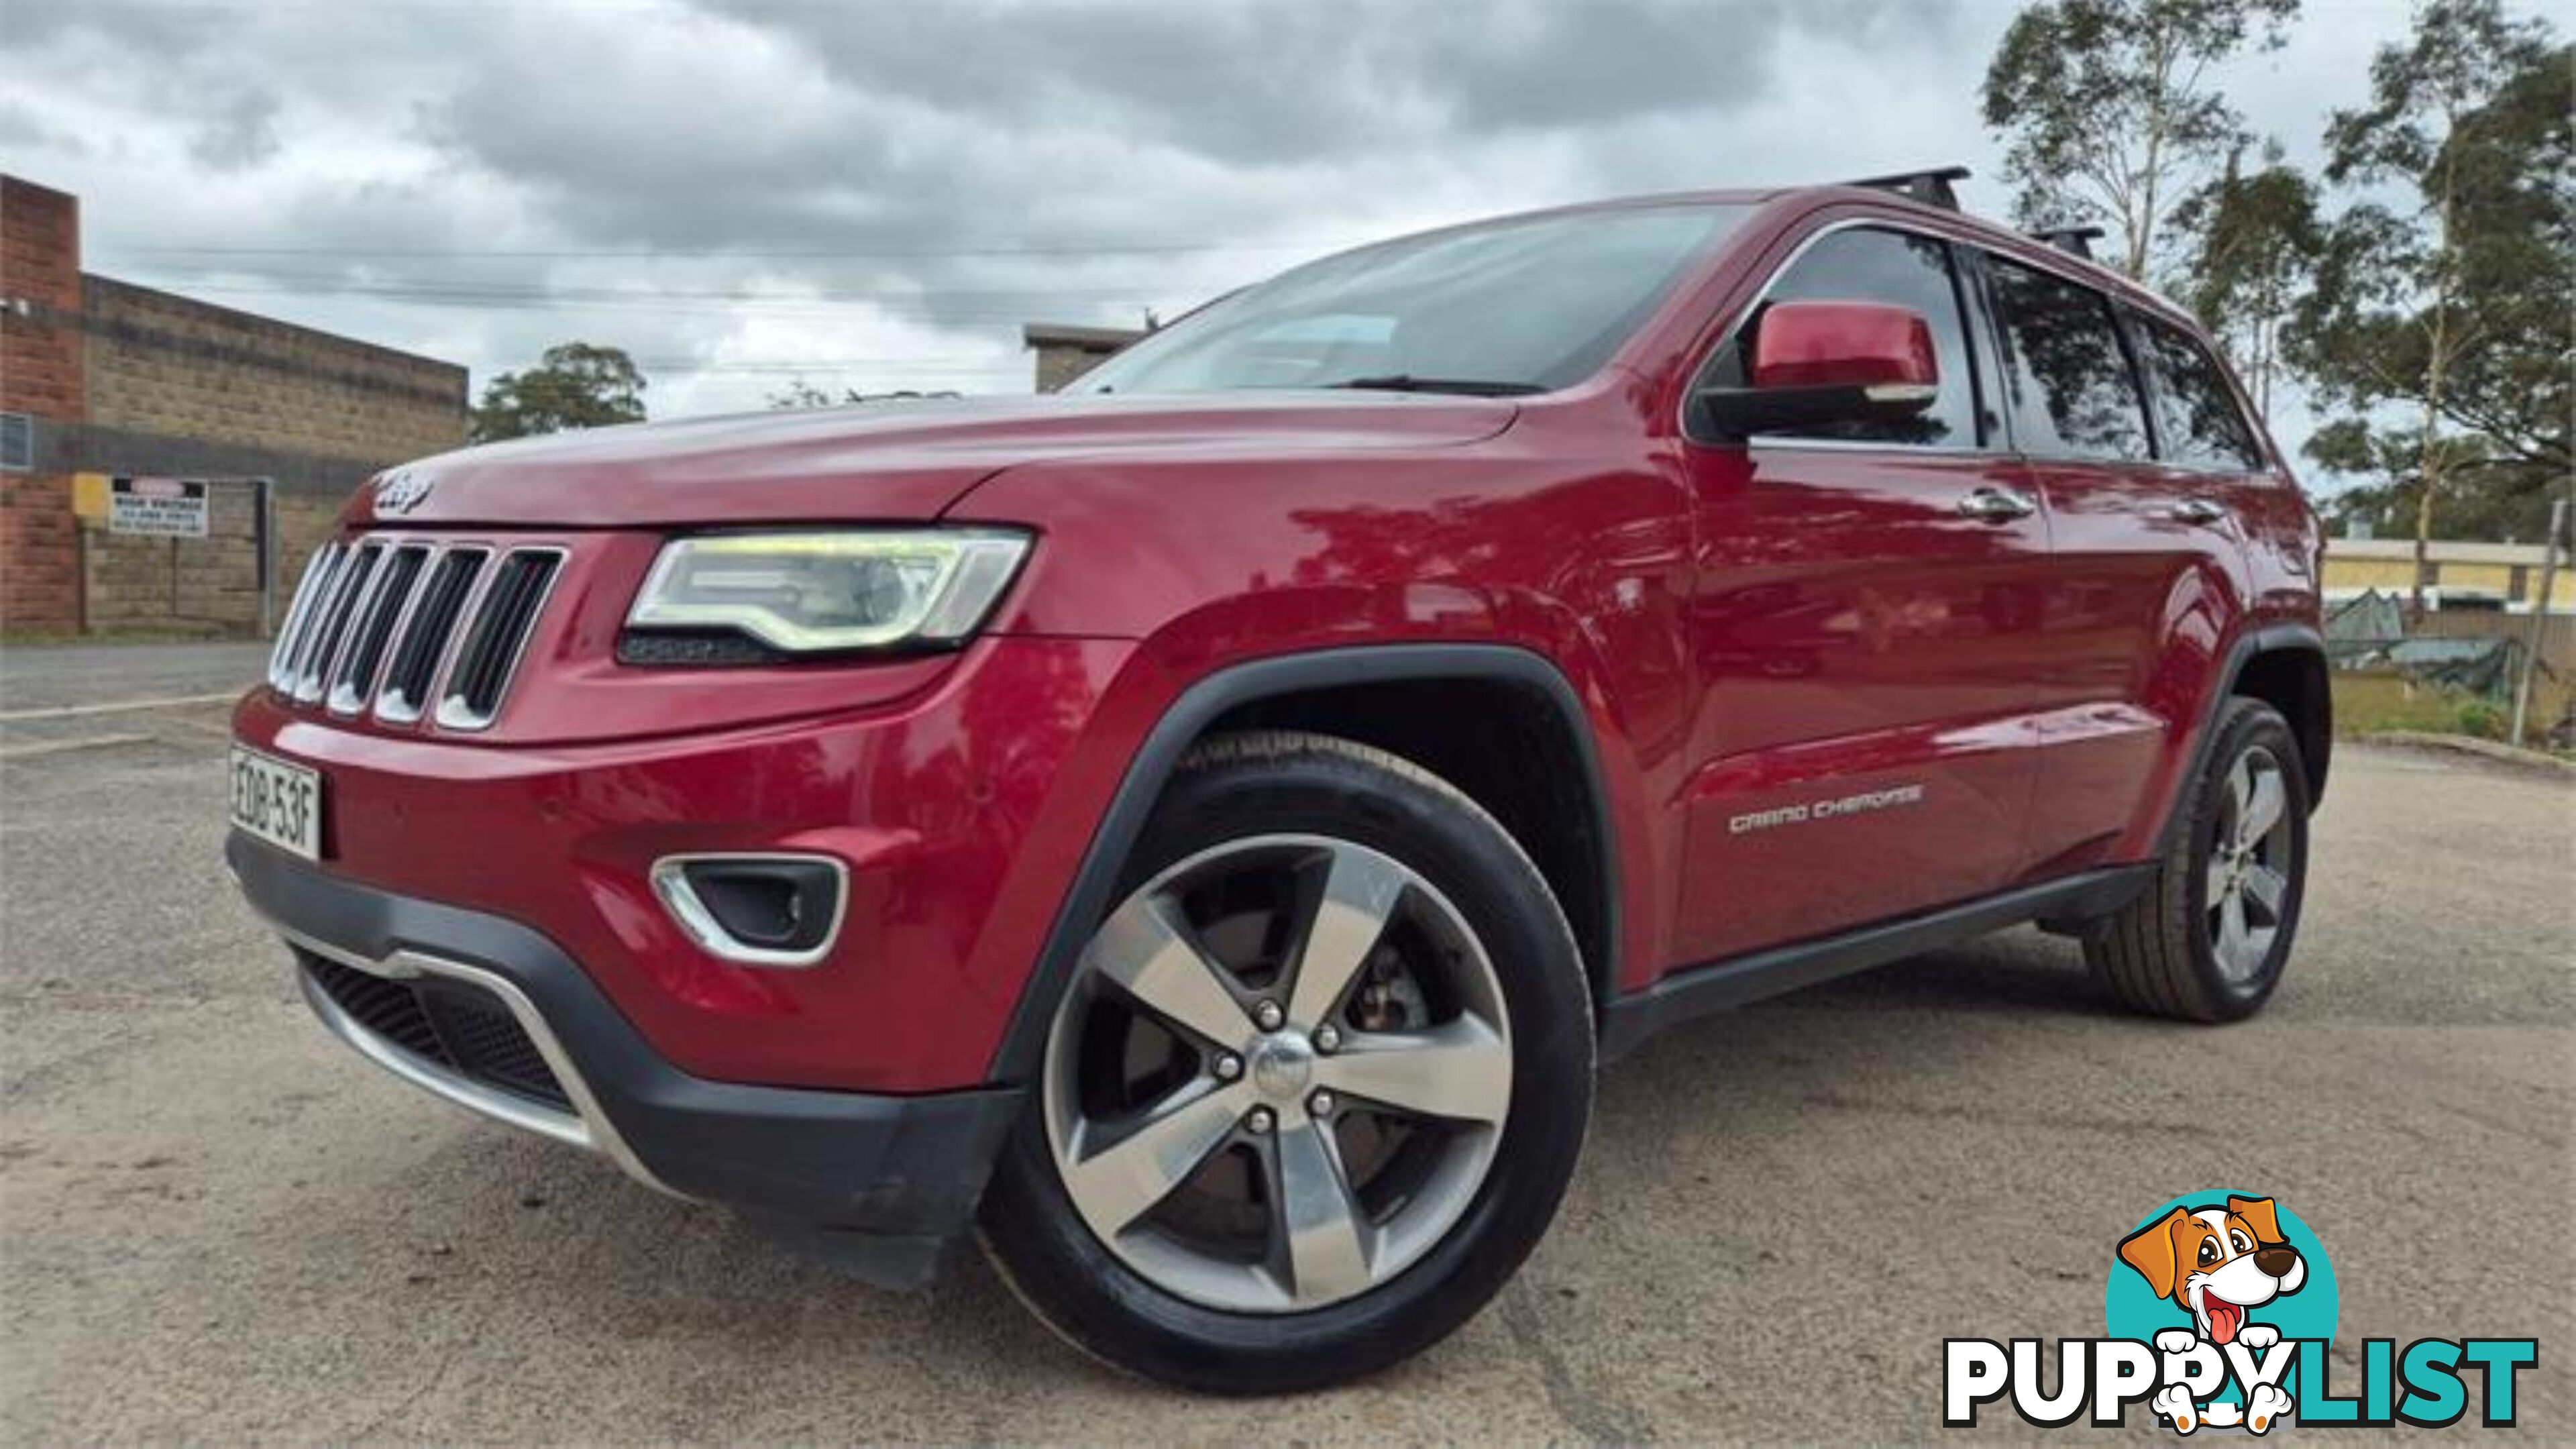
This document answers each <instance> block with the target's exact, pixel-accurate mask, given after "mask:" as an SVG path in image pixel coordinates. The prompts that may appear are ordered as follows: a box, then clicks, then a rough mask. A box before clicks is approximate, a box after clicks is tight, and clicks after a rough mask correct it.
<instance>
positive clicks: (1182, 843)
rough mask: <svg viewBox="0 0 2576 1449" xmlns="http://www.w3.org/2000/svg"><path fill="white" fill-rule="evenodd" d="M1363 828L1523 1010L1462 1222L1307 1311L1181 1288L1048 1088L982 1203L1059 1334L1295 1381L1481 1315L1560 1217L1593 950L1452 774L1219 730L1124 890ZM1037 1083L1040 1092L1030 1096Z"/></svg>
mask: <svg viewBox="0 0 2576 1449" xmlns="http://www.w3.org/2000/svg"><path fill="white" fill-rule="evenodd" d="M1285 833H1300V834H1311V835H1320V836H1331V837H1335V838H1339V839H1344V840H1349V841H1352V842H1355V843H1357V844H1360V845H1364V846H1367V847H1370V848H1372V849H1374V850H1377V851H1380V852H1383V853H1384V854H1386V855H1388V856H1392V857H1395V858H1396V859H1398V860H1400V861H1401V862H1403V864H1405V865H1406V866H1407V867H1409V868H1411V869H1412V870H1413V871H1415V872H1416V873H1418V874H1419V875H1420V876H1422V877H1423V878H1424V879H1426V880H1427V881H1429V882H1430V883H1432V884H1433V885H1434V886H1436V887H1437V889H1438V890H1439V891H1440V893H1441V894H1443V895H1445V896H1446V897H1447V898H1448V899H1449V901H1450V902H1451V903H1453V904H1454V905H1455V906H1456V907H1457V909H1458V911H1459V913H1460V914H1461V915H1462V916H1463V917H1464V919H1465V920H1466V922H1467V923H1468V924H1469V925H1470V927H1471V928H1472V929H1473V931H1474V933H1475V936H1476V938H1477V940H1478V942H1479V943H1480V944H1481V945H1482V946H1483V948H1484V950H1485V952H1486V954H1487V956H1488V958H1489V959H1490V960H1491V962H1492V965H1493V967H1494V971H1495V974H1496V976H1497V977H1498V978H1499V981H1500V985H1501V989H1502V994H1503V997H1504V1000H1505V1002H1506V1003H1507V1006H1508V1009H1509V1012H1510V1020H1511V1024H1512V1025H1511V1052H1512V1057H1511V1061H1512V1077H1511V1086H1510V1092H1509V1104H1510V1105H1509V1109H1508V1115H1507V1116H1506V1118H1505V1120H1504V1124H1503V1126H1502V1129H1501V1136H1500V1139H1499V1142H1498V1144H1497V1146H1496V1148H1495V1152H1494V1156H1493V1158H1492V1161H1491V1165H1490V1167H1489V1169H1488V1170H1487V1175H1486V1177H1485V1178H1484V1181H1483V1183H1482V1185H1481V1186H1480V1187H1479V1188H1478V1189H1477V1190H1476V1192H1475V1194H1474V1196H1473V1198H1472V1199H1471V1200H1470V1202H1469V1205H1468V1206H1467V1208H1466V1209H1465V1211H1464V1212H1463V1214H1462V1215H1461V1216H1460V1217H1459V1218H1458V1220H1457V1222H1456V1224H1455V1226H1454V1227H1452V1228H1450V1229H1449V1231H1448V1232H1447V1234H1446V1236H1445V1237H1443V1238H1442V1239H1440V1240H1439V1242H1438V1243H1437V1245H1436V1246H1434V1247H1432V1248H1430V1249H1429V1250H1428V1251H1427V1252H1425V1253H1424V1255H1423V1256H1422V1257H1420V1258H1419V1259H1418V1260H1416V1261H1414V1262H1413V1264H1412V1265H1411V1266H1410V1267H1408V1268H1405V1269H1404V1270H1402V1271H1401V1272H1400V1273H1397V1274H1395V1275H1394V1276H1392V1277H1390V1278H1388V1279H1387V1280H1386V1281H1384V1282H1381V1283H1378V1284H1376V1285H1375V1286H1373V1287H1370V1288H1368V1289H1366V1290H1365V1291H1363V1292H1361V1293H1360V1294H1359V1295H1358V1296H1356V1297H1352V1298H1348V1299H1345V1300H1343V1301H1340V1302H1335V1303H1330V1304H1327V1305H1325V1306H1323V1307H1319V1308H1315V1309H1312V1310H1308V1311H1300V1312H1285V1313H1235V1312H1226V1311H1221V1310H1218V1309H1214V1308H1210V1307H1207V1306H1204V1305H1202V1304H1199V1303H1195V1302H1192V1301H1189V1300H1187V1299H1184V1298H1181V1297H1179V1296H1176V1295H1175V1294H1173V1293H1171V1292H1168V1291H1166V1290H1165V1289H1164V1288H1162V1287H1160V1286H1158V1285H1157V1284H1155V1283H1154V1282H1152V1281H1150V1280H1149V1279H1147V1278H1146V1277H1144V1276H1143V1275H1141V1274H1139V1273H1138V1272H1136V1271H1134V1270H1133V1269H1131V1268H1130V1267H1129V1266H1128V1265H1127V1264H1126V1263H1125V1262H1123V1261H1121V1260H1120V1258H1119V1257H1117V1256H1115V1255H1113V1254H1112V1253H1111V1252H1110V1251H1109V1250H1107V1249H1106V1248H1105V1247H1104V1246H1103V1245H1102V1244H1101V1242H1100V1241H1099V1240H1098V1239H1097V1238H1096V1237H1095V1236H1094V1235H1093V1233H1092V1232H1091V1230H1090V1228H1089V1227H1087V1226H1086V1225H1085V1223H1084V1222H1083V1220H1082V1218H1081V1217H1080V1216H1079V1214H1078V1212H1077V1210H1076V1209H1075V1207H1074V1204H1073V1202H1072V1200H1071V1198H1070V1197H1069V1195H1068V1193H1067V1191H1066V1188H1065V1185H1064V1181H1063V1178H1062V1175H1061V1173H1060V1172H1059V1170H1058V1168H1057V1165H1056V1159H1055V1157H1054V1155H1053V1153H1052V1151H1051V1149H1050V1146H1049V1143H1048V1138H1047V1132H1046V1128H1045V1125H1044V1123H1043V1121H1042V1120H1041V1112H1040V1111H1039V1109H1038V1107H1037V1105H1036V1104H1035V1103H1033V1104H1032V1110H1031V1112H1030V1114H1029V1117H1028V1118H1027V1119H1026V1120H1024V1121H1023V1122H1022V1123H1021V1125H1020V1128H1019V1130H1018V1131H1017V1132H1016V1133H1015V1134H1014V1135H1013V1137H1012V1139H1011V1142H1010V1143H1009V1145H1008V1146H1007V1147H1006V1148H1005V1150H1004V1152H1003V1154H1002V1158H1001V1161H1000V1162H999V1163H998V1165H997V1166H996V1168H995V1171H994V1176H993V1180H992V1183H991V1186H990V1187H989V1189H988V1190H987V1192H986V1195H985V1199H984V1205H983V1209H982V1212H981V1215H980V1228H981V1237H982V1240H983V1243H984V1246H985V1251H986V1253H987V1255H988V1256H989V1257H990V1258H991V1259H992V1261H993V1262H994V1264H995V1266H996V1267H997V1268H998V1269H999V1270H1000V1272H1001V1274H1002V1276H1003V1278H1004V1279H1005V1281H1007V1282H1008V1283H1009V1284H1010V1285H1011V1287H1012V1289H1013V1290H1014V1291H1015V1292H1016V1293H1017V1294H1018V1295H1019V1296H1020V1298H1021V1300H1022V1301H1023V1302H1025V1303H1026V1304H1027V1305H1028V1306H1029V1307H1030V1308H1031V1309H1032V1310H1034V1311H1035V1312H1036V1313H1037V1315H1038V1316H1039V1317H1040V1318H1041V1319H1042V1320H1044V1321H1045V1323H1046V1324H1047V1325H1048V1326H1049V1327H1050V1328H1052V1329H1053V1330H1054V1331H1055V1332H1056V1333H1057V1334H1058V1335H1059V1336H1061V1337H1063V1338H1064V1339H1066V1340H1067V1341H1068V1342H1070V1343H1072V1344H1073V1345H1075V1346H1076V1347H1078V1348H1080V1349H1082V1350H1084V1351H1085V1352H1087V1353H1089V1354H1091V1355H1092V1356H1094V1357H1095V1358H1098V1359H1100V1360H1102V1361H1104V1362H1106V1363H1108V1364H1110V1365H1111V1366H1113V1367H1116V1368H1120V1369H1124V1370H1128V1371H1132V1372H1135V1373H1138V1374H1142V1375H1145V1376H1148V1377H1151V1378H1155V1379H1159V1380H1162V1381H1164V1382H1167V1383H1170V1384H1175V1385H1178V1386H1181V1387H1183V1388H1188V1389H1193V1390H1198V1391H1202V1392H1209V1393H1221V1394H1261V1393H1285V1392H1293V1391H1299V1390H1306V1389H1313V1388H1319V1387H1322V1386H1326V1385H1330V1384H1336V1383H1340V1382H1343V1381H1346V1380H1349V1379H1352V1378H1356V1377H1359V1376H1362V1375H1365V1374H1370V1373H1374V1372H1376V1371H1378V1370H1380V1369H1384V1368H1386V1367H1388V1366H1390V1365H1392V1364H1395V1363H1397V1362H1400V1361H1402V1360H1403V1359H1405V1358H1407V1357H1410V1356H1411V1355H1413V1354H1415V1353H1417V1352H1420V1351H1421V1350H1422V1349H1424V1348H1427V1347H1429V1346H1430V1345H1432V1344H1434V1343H1436V1342H1438V1341H1439V1340H1440V1339H1442V1338H1443V1337H1445V1336H1447V1335H1448V1334H1449V1333H1450V1332H1451V1331H1453V1330H1454V1329H1456V1328H1457V1327H1458V1326H1459V1325H1460V1324H1461V1323H1463V1322H1465V1321H1466V1320H1467V1319H1468V1318H1470V1317H1472V1316H1473V1315H1474V1314H1475V1313H1476V1312H1477V1311H1478V1310H1479V1309H1481V1308H1482V1307H1483V1306H1484V1305H1485V1304H1486V1302H1487V1301H1489V1300H1490V1299H1491V1298H1492V1297H1493V1296H1494V1294H1495V1293H1496V1292H1498V1291H1499V1290H1500V1289H1501V1288H1502V1286H1503V1285H1504V1283H1506V1282H1507V1281H1508V1280H1509V1279H1510V1278H1511V1276H1512V1274H1513V1273H1514V1272H1515V1271H1516V1270H1517V1269H1518V1268H1519V1266H1520V1264H1521V1262H1522V1260H1523V1259H1524V1258H1525V1257H1527V1256H1528V1254H1529V1251H1530V1249H1531V1248H1532V1247H1534V1246H1535V1245H1536V1244H1537V1242H1538V1240H1539V1237H1540V1236H1541V1235H1542V1234H1543V1233H1544V1232H1545V1231H1546V1230H1547V1227H1548V1224H1549V1223H1550V1221H1551V1220H1552V1219H1553V1218H1554V1217H1555V1214H1556V1209H1557V1204H1558V1202H1559V1200H1560V1199H1561V1198H1562V1197H1563V1195H1564V1192H1565V1187H1566V1184H1567V1182H1568V1180H1569V1179H1570V1178H1571V1177H1572V1175H1573V1171H1574V1166H1575V1159H1576V1157H1577V1156H1578V1154H1579V1153H1580V1151H1581V1148H1582V1144H1583V1136H1584V1131H1585V1128H1586V1126H1587V1124H1588V1122H1589V1120H1590V1116H1591V1106H1592V1080H1593V1044H1594V1041H1593V1027H1592V1012H1591V1000H1590V990H1589V986H1588V984H1587V981H1586V978H1585V975H1584V969H1583V961H1582V956H1581V953H1580V951H1579V949H1578V948H1577V946H1576V944H1575V941H1574V937H1573V933H1572V932H1571V931H1570V930H1569V929H1568V927H1567V924H1566V921H1565V917H1564V914H1563V913H1562V912H1561V911H1560V910H1559V909H1558V906H1557V903H1556V899H1555V897H1554V896H1553V895H1552V894H1551V893H1550V892H1549V889H1548V886H1547V883H1546V881H1545V879H1544V878H1542V877H1541V875H1540V874H1539V872H1538V869H1537V867H1535V866H1534V865H1532V864H1531V862H1530V860H1529V857H1528V856H1527V855H1526V854H1524V853H1523V852H1522V851H1521V849H1520V848H1519V846H1518V845H1516V844H1515V843H1514V842H1513V840H1512V838H1511V836H1510V835H1509V834H1507V833H1506V832H1505V831H1504V830H1503V828H1502V827H1501V826H1500V825H1499V824H1497V823H1496V822H1495V821H1494V819H1493V817H1492V816H1490V815H1488V814H1487V813H1486V812H1485V811H1484V810H1483V809H1481V808H1480V807H1478V806H1477V805H1476V803H1475V802H1474V801H1473V800H1471V799H1469V798H1468V797H1467V796H1466V795H1464V794H1462V793H1461V792H1459V791H1458V790H1457V789H1456V788H1455V787H1453V786H1451V785H1449V784H1448V783H1447V782H1445V781H1443V780H1441V779H1439V778H1438V777H1436V776H1434V775H1432V774H1430V773H1428V772H1427V771H1424V770H1422V769H1420V768H1418V767H1416V766H1414V765H1412V764H1411V763H1409V762H1407V761H1405V760H1402V759H1400V758H1398V757H1396V756H1394V755H1390V754H1387V753H1386V752H1384V751H1381V750H1376V749H1371V748H1368V747H1365V746H1362V745H1358V744H1354V743H1351V742H1349V741H1346V740H1341V739H1336V738H1331V737H1327V736H1320V735H1311V734H1300V733H1290V732H1261V733H1246V734H1235V735H1227V736H1222V737H1219V738H1217V739H1214V740H1212V741H1209V742H1207V743H1205V744H1203V745H1201V746H1199V747H1198V748H1196V749H1195V750H1193V751H1192V752H1191V754H1190V755H1189V756H1188V757H1187V758H1186V759H1185V760H1184V761H1183V762H1182V763H1181V765H1180V766H1179V768H1178V770H1177V772H1176V774H1175V776H1174V778H1173V780H1172V781H1171V783H1170V785H1169V786H1168V787H1167V788H1166V790H1165V792H1164V794H1163V797H1162V799H1161V800H1160V801H1159V802H1158V804H1157V805H1156V807H1155V811H1154V814H1153V816H1152V818H1151V819H1150V820H1149V821H1148V823H1147V824H1146V826H1145V828H1144V830H1143V832H1142V834H1141V835H1140V837H1139V839H1138V841H1137V844H1136V847H1135V850H1134V852H1133V855H1132V857H1131V858H1130V859H1129V861H1128V862H1127V863H1126V868H1125V871H1124V873H1123V876H1122V880H1121V884H1120V886H1119V889H1118V892H1117V895H1118V897H1119V898H1121V899H1123V898H1125V897H1126V896H1127V895H1128V894H1129V893H1130V892H1131V891H1134V890H1136V889H1138V888H1140V887H1141V886H1142V885H1143V884H1145V883H1146V882H1148V881H1150V880H1151V879H1153V878H1154V877H1155V875H1156V873H1157V872H1159V871H1161V870H1163V869H1164V868H1165V867H1167V866H1169V865H1171V864H1173V863H1174V862H1177V861H1182V860H1185V859H1188V858H1190V857H1192V856H1194V855H1196V854H1197V853H1198V852H1201V851H1204V850H1207V849H1210V848H1211V847H1214V846H1218V845H1221V844H1224V843H1226V842H1228V841H1234V840H1242V839H1247V838H1251V837H1256V836H1263V835H1274V834H1285ZM1035 1095H1036V1094H1035V1093H1033V1094H1032V1096H1033V1097H1034V1096H1035Z"/></svg>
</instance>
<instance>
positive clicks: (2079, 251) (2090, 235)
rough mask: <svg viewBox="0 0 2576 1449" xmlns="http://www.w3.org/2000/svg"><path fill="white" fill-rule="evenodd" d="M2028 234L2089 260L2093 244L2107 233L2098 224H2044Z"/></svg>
mask: <svg viewBox="0 0 2576 1449" xmlns="http://www.w3.org/2000/svg"><path fill="white" fill-rule="evenodd" d="M2030 235H2031V240H2033V241H2044V242H2046V243H2048V244H2049V245H2050V246H2053V247H2055V248H2057V249H2058V250H2059V251H2061V252H2066V253H2068V254H2069V255H2072V256H2079V257H2082V258H2083V259H2084V260H2086V261H2088V262H2089V261H2091V260H2093V244H2094V243H2095V242H2097V241H2100V240H2101V239H2102V238H2103V237H2105V236H2108V235H2109V233H2108V232H2105V231H2104V230H2102V228H2100V227H2098V226H2044V227H2041V228H2040V229H2039V230H2037V231H2035V232H2032V233H2031V234H2030Z"/></svg>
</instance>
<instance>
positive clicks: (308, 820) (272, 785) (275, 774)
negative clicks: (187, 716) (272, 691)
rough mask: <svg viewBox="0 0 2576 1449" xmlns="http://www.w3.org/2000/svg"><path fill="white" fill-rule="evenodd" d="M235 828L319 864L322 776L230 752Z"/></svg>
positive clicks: (265, 758)
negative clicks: (231, 757) (231, 756)
mask: <svg viewBox="0 0 2576 1449" xmlns="http://www.w3.org/2000/svg"><path fill="white" fill-rule="evenodd" d="M232 764H233V807H232V815H233V828H234V829H236V830H244V831H248V832H249V833H251V834H253V835H256V836H258V837H259V838H260V839H262V840H265V841H267V842H268V843H269V844H271V845H276V846H283V847H284V848H286V849H288V850H291V851H294V852H295V853H296V854H297V855H300V856H303V857H304V858H305V859H306V860H320V859H321V858H322V772H321V771H319V770H314V769H308V768H306V767H305V766H302V765H290V764H288V763H287V762H286V761H284V760H280V759H273V758H271V757H269V756H267V755H263V754H261V753H260V752H259V751H257V750H246V749H243V748H242V747H241V746H239V745H235V746H233V759H232Z"/></svg>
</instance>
